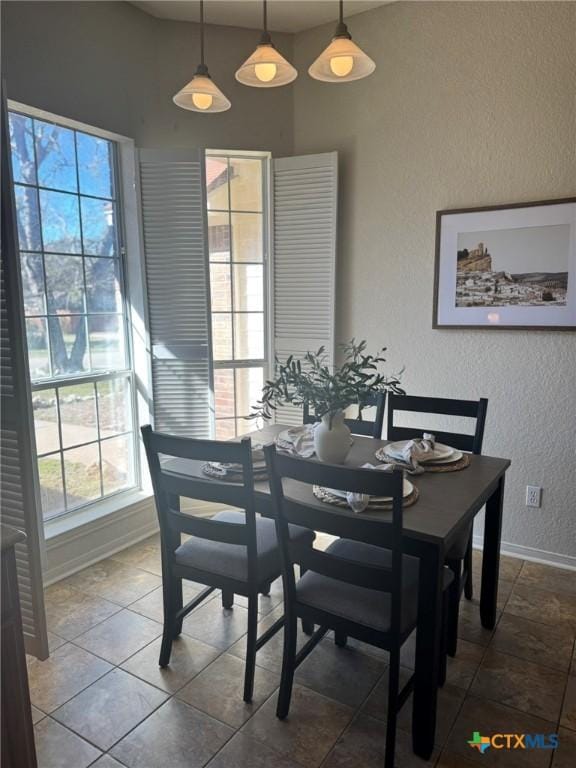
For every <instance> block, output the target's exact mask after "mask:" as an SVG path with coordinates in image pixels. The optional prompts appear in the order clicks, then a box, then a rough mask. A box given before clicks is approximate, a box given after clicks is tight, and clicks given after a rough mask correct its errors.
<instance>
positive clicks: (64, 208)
mask: <svg viewBox="0 0 576 768" xmlns="http://www.w3.org/2000/svg"><path fill="white" fill-rule="evenodd" d="M40 213H41V214H42V238H43V240H44V250H45V251H53V252H55V253H82V246H81V243H80V215H79V213H78V198H77V197H76V196H75V195H68V194H66V193H65V192H48V191H47V190H45V189H41V190H40ZM26 250H34V249H33V248H27V249H26Z"/></svg>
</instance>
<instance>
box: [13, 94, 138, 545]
mask: <svg viewBox="0 0 576 768" xmlns="http://www.w3.org/2000/svg"><path fill="white" fill-rule="evenodd" d="M8 110H9V111H10V112H12V111H13V112H18V113H20V114H23V115H26V116H28V117H32V118H37V119H39V120H46V121H48V122H54V123H57V124H58V125H62V126H64V127H66V128H71V129H73V130H77V131H81V132H84V133H88V134H91V135H93V136H97V137H99V138H102V139H106V140H108V141H112V142H114V143H115V145H116V150H117V152H116V155H117V158H116V169H115V170H116V179H115V180H116V181H117V184H118V190H117V206H118V211H119V222H118V223H119V228H120V230H121V233H122V241H123V244H124V245H123V252H122V255H121V257H122V259H123V272H124V286H123V288H124V296H123V299H124V306H125V314H126V318H125V321H126V323H127V329H126V330H127V333H126V340H127V349H128V359H129V366H128V369H129V370H131V371H132V388H133V391H132V413H133V428H134V443H135V450H134V462H135V467H134V473H135V486H134V487H133V488H130V489H127V490H125V491H118V492H116V493H113V494H110V495H107V496H105V497H104V498H101V499H96V500H95V501H91V502H87V503H86V504H84V505H82V506H79V507H77V508H76V509H73V510H70V511H66V512H63V513H61V514H59V515H57V516H55V517H53V518H51V519H48V520H44V521H43V525H44V536H45V539H46V540H48V539H51V538H53V537H57V536H59V535H61V534H63V533H67V532H68V531H70V530H72V529H74V528H77V527H80V526H82V525H85V524H88V523H92V522H93V521H95V520H98V519H99V518H101V517H104V516H107V515H110V514H113V513H115V512H117V511H118V510H121V509H124V508H126V507H128V506H130V505H132V504H137V503H138V502H140V501H142V500H144V499H149V498H150V497H151V495H152V491H151V484H150V478H149V475H148V471H147V470H146V466H147V465H146V458H145V453H144V448H143V445H142V440H141V438H140V434H139V427H140V426H141V425H143V424H147V423H149V422H150V420H151V415H150V408H149V401H150V393H151V391H152V389H151V367H150V355H149V348H150V345H149V335H148V311H147V303H146V291H145V276H144V263H143V257H142V253H143V250H142V234H141V214H140V206H139V200H138V194H137V175H136V163H135V144H134V140H133V139H131V138H129V137H127V136H123V135H121V134H117V133H114V132H112V131H107V130H104V129H101V128H98V127H95V126H93V125H89V124H87V123H83V122H80V121H78V120H73V119H70V118H67V117H64V116H62V115H57V114H55V113H52V112H48V111H46V110H43V109H38V108H36V107H31V106H30V105H28V104H22V103H21V102H17V101H13V100H8ZM93 378H99V375H98V374H94V375H93V376H92V375H90V374H88V375H87V376H86V377H82V379H83V380H86V381H91V380H92V379H93ZM65 381H66V378H65V377H62V384H64V383H65ZM51 383H52V384H53V385H54V386H57V385H58V380H51ZM32 387H34V385H32ZM32 438H33V440H34V435H32ZM34 446H35V440H34Z"/></svg>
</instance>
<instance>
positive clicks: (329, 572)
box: [264, 445, 403, 632]
mask: <svg viewBox="0 0 576 768" xmlns="http://www.w3.org/2000/svg"><path fill="white" fill-rule="evenodd" d="M264 453H265V455H266V464H267V468H268V477H269V482H270V489H271V492H272V500H273V505H274V513H275V518H276V530H277V534H278V542H279V545H280V553H281V557H282V569H283V574H284V589H285V591H286V597H287V599H288V600H292V601H293V600H295V597H296V593H295V576H294V565H299V566H301V567H303V568H305V569H306V570H307V571H313V572H315V573H319V574H322V575H324V576H329V577H330V578H332V579H336V580H339V581H344V582H348V583H351V584H355V585H357V586H361V587H368V588H370V589H374V590H377V591H380V592H388V593H390V595H391V602H392V611H391V613H392V615H391V627H392V632H395V631H399V629H400V615H401V595H402V488H403V474H402V472H401V470H399V469H397V468H394V469H392V470H391V471H388V472H383V471H381V470H370V469H353V468H349V467H343V466H340V465H333V464H324V463H320V462H318V461H314V460H309V459H301V458H297V457H293V456H287V455H284V454H281V453H279V452H278V451H277V450H276V446H275V445H267V446H266V447H265V448H264ZM285 481H289V482H288V483H286V485H285ZM294 481H295V482H294ZM313 485H320V486H323V487H326V488H336V489H339V490H342V491H351V492H356V493H365V494H368V495H370V496H389V497H391V498H392V519H391V521H390V522H389V523H386V522H384V521H382V520H381V519H380V520H378V521H375V520H370V519H369V518H368V517H360V516H352V515H343V514H338V512H337V511H335V510H334V509H332V510H331V509H330V507H329V506H328V505H325V506H326V508H325V509H323V508H322V507H321V506H320V505H321V502H316V503H314V501H315V500H314V498H313V496H312V486H313ZM289 524H293V525H299V526H302V527H304V528H308V529H309V530H313V531H321V532H323V533H328V534H331V535H333V536H339V537H341V538H346V539H353V540H355V541H361V542H364V543H367V544H372V545H374V546H378V547H382V548H386V549H388V550H391V552H392V564H391V566H390V567H384V566H377V565H368V564H364V563H359V562H356V561H352V560H347V559H344V558H342V557H338V556H336V555H333V554H331V553H329V552H322V551H320V550H317V549H313V548H311V547H302V546H298V544H297V543H295V542H293V541H292V540H291V538H290V535H289V528H288V526H289Z"/></svg>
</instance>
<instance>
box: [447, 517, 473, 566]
mask: <svg viewBox="0 0 576 768" xmlns="http://www.w3.org/2000/svg"><path fill="white" fill-rule="evenodd" d="M471 534H472V524H470V525H467V526H466V528H465V529H464V530H463V531H462V532H461V533H460V534H459V535H458V538H457V539H456V541H455V542H454V543H453V544H452V546H451V547H450V549H449V550H448V553H447V555H446V560H463V559H464V555H465V554H466V550H467V549H468V542H469V541H470V536H471Z"/></svg>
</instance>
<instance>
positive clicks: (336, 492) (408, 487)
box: [325, 478, 414, 501]
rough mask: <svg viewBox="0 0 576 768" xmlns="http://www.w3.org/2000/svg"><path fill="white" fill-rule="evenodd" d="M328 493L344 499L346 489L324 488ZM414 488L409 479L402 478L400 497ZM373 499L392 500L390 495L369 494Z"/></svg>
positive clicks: (405, 496) (404, 496)
mask: <svg viewBox="0 0 576 768" xmlns="http://www.w3.org/2000/svg"><path fill="white" fill-rule="evenodd" d="M325 490H326V491H328V493H331V494H332V496H338V498H339V499H345V498H346V496H347V493H348V492H347V491H339V490H337V489H336V488H325ZM413 490H414V486H413V485H412V483H411V482H410V480H406V478H404V485H403V488H402V498H404V499H405V498H407V497H408V496H410V494H411V493H412V491H413ZM370 498H371V499H372V500H373V501H392V496H371V497H370Z"/></svg>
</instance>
